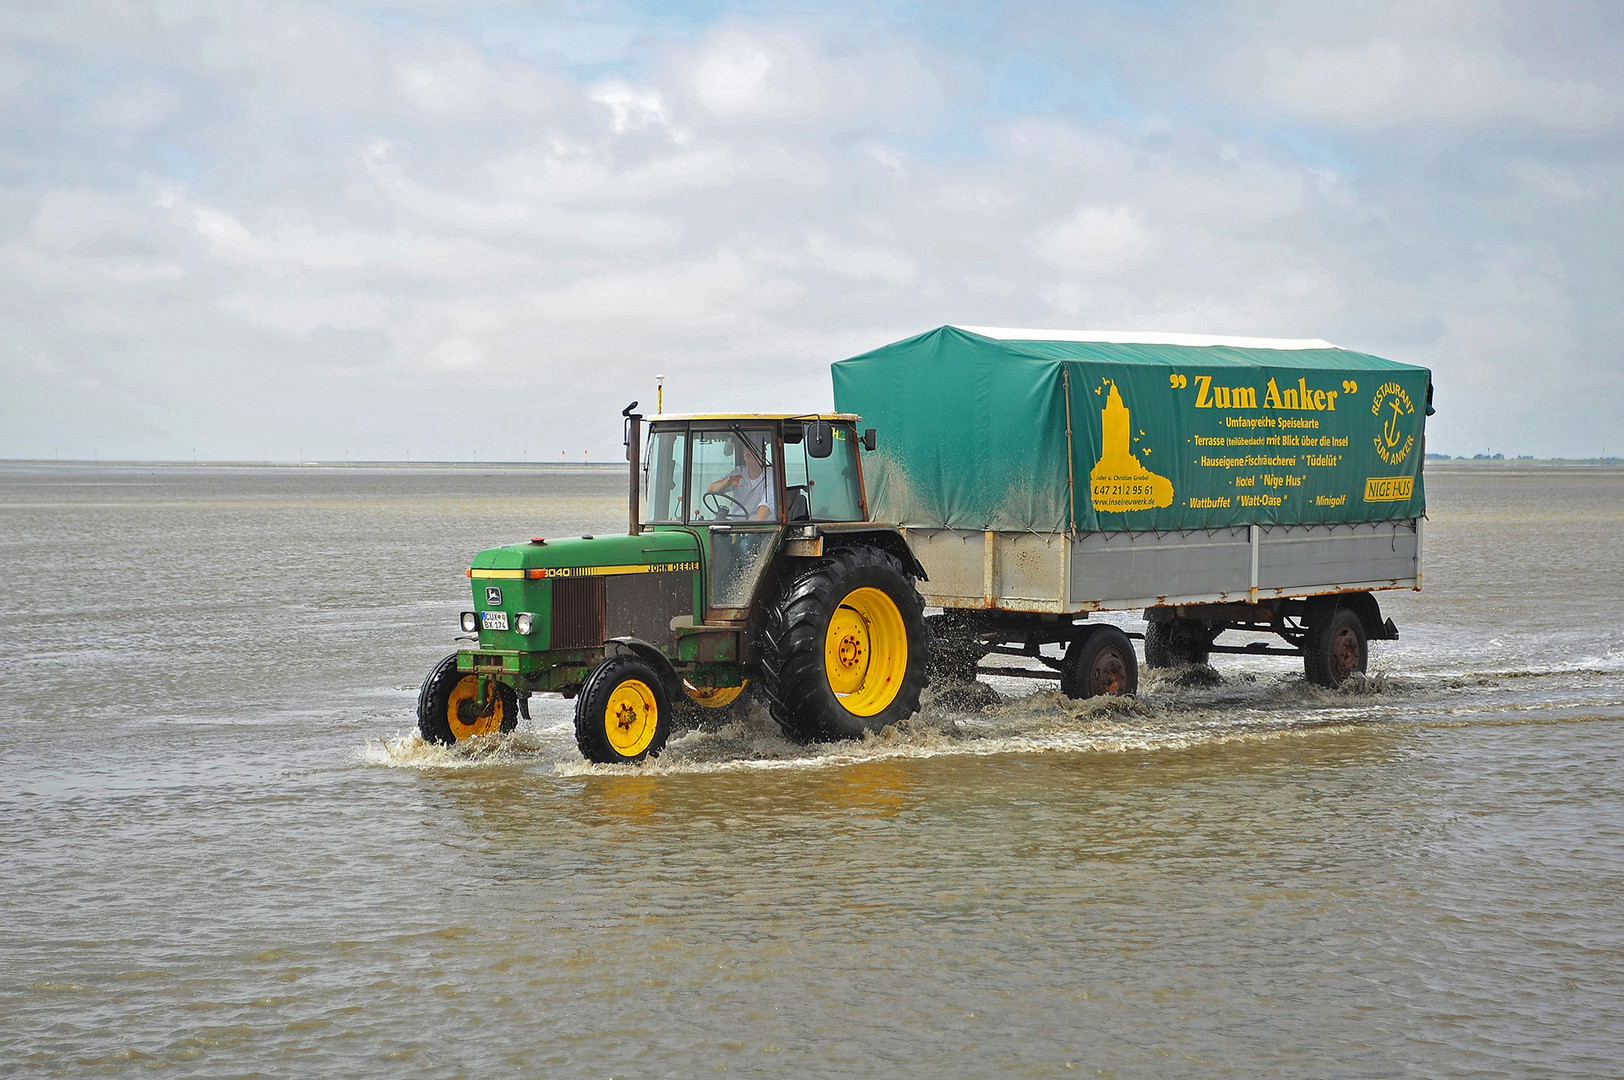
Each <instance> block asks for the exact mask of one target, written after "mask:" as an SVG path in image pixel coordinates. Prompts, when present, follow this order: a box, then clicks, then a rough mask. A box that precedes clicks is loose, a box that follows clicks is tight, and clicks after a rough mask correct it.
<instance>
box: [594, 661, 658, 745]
mask: <svg viewBox="0 0 1624 1080" xmlns="http://www.w3.org/2000/svg"><path fill="white" fill-rule="evenodd" d="M659 720H660V706H659V703H658V702H656V701H655V700H654V691H653V690H650V689H649V686H648V684H647V683H645V682H642V681H640V680H638V679H627V680H626V681H625V682H622V683H620V684H619V685H618V686H616V687H615V688H614V690H613V691H611V692H610V694H609V704H608V706H606V707H605V708H604V710H603V731H604V734H605V735H606V736H608V738H609V745H610V746H612V747H614V750H615V753H617V754H619V755H620V756H621V757H628V758H633V757H636V756H637V755H638V754H641V753H642V752H643V751H644V750H647V749H648V748H649V744H650V743H652V742H653V741H654V729H655V728H656V727H658V726H659Z"/></svg>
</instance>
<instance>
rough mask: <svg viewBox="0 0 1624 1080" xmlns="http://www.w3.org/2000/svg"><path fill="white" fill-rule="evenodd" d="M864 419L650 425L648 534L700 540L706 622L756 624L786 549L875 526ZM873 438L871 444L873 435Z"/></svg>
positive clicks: (688, 419) (725, 419)
mask: <svg viewBox="0 0 1624 1080" xmlns="http://www.w3.org/2000/svg"><path fill="white" fill-rule="evenodd" d="M856 421H857V417H855V416H849V415H840V414H832V415H811V416H808V415H790V416H779V415H752V416H717V415H694V416H661V417H657V418H655V419H654V420H653V421H652V422H651V423H650V431H649V438H648V448H647V453H646V458H645V462H644V466H643V470H642V473H643V475H642V484H641V488H642V494H641V499H642V504H641V505H642V510H641V514H640V527H641V528H642V529H647V530H654V531H663V530H684V531H689V532H692V533H693V534H694V535H695V536H696V537H697V539H698V540H699V543H700V546H701V548H702V550H703V556H702V558H703V562H704V563H705V566H706V574H705V595H706V602H705V614H704V619H705V622H707V623H736V622H739V621H742V620H744V619H745V618H747V617H748V613H749V609H750V606H751V603H752V601H753V600H754V598H755V597H756V595H757V592H758V588H759V586H760V584H761V581H762V575H763V573H764V572H765V570H766V569H767V567H768V566H770V565H771V564H772V562H773V559H774V556H775V555H777V554H778V553H779V552H780V549H781V547H782V546H783V545H785V544H786V543H790V544H796V543H799V544H800V546H801V547H803V548H804V547H806V546H808V545H809V544H814V543H815V542H816V541H817V540H818V539H819V538H820V537H821V534H822V531H823V530H822V529H820V528H819V526H821V525H837V526H838V525H839V524H842V523H845V524H850V523H857V522H863V521H866V520H867V517H868V514H867V504H866V500H865V493H864V491H863V478H862V469H861V467H860V466H859V464H858V459H857V448H858V445H859V441H860V440H859V437H858V434H857V428H856ZM867 438H868V440H869V442H871V443H872V441H873V436H872V434H869V435H868V436H867ZM818 546H821V545H818ZM789 553H791V554H814V552H812V551H797V550H794V549H792V550H791V551H790V552H789Z"/></svg>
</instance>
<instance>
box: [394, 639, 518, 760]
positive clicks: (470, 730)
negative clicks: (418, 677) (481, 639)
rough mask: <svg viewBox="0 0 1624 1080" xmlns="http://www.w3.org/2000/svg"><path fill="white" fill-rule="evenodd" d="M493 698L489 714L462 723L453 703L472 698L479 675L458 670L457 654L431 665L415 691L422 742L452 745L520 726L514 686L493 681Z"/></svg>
mask: <svg viewBox="0 0 1624 1080" xmlns="http://www.w3.org/2000/svg"><path fill="white" fill-rule="evenodd" d="M492 684H493V688H494V690H495V692H496V700H495V702H494V703H493V705H492V708H491V710H490V712H489V713H487V714H486V715H485V716H482V717H475V718H474V720H473V722H472V723H468V722H465V721H464V720H463V719H462V718H461V717H460V715H459V714H458V713H457V712H456V711H454V710H455V709H456V702H458V701H460V700H462V699H466V698H469V697H472V696H473V695H474V694H475V693H476V692H477V689H478V686H479V676H477V675H474V674H472V673H463V672H459V671H458V670H457V654H456V653H452V654H451V655H450V656H448V657H446V658H445V659H444V660H441V661H440V662H439V663H438V664H436V665H434V670H432V671H430V672H429V674H428V678H426V679H424V680H423V686H422V688H421V689H419V690H418V691H417V730H418V733H419V734H421V735H422V736H423V740H424V741H425V742H431V743H436V744H438V745H440V746H451V745H452V744H454V743H457V742H461V741H462V740H464V739H471V738H474V737H475V736H477V735H491V734H495V733H498V732H500V733H501V734H503V735H506V734H507V733H508V732H510V731H512V730H513V729H514V728H516V727H518V726H519V701H518V696H517V695H516V694H514V692H513V688H512V687H510V686H508V685H506V684H505V683H499V682H496V681H495V680H492Z"/></svg>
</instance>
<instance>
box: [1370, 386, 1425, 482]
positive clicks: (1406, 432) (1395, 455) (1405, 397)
mask: <svg viewBox="0 0 1624 1080" xmlns="http://www.w3.org/2000/svg"><path fill="white" fill-rule="evenodd" d="M1414 413H1415V403H1414V402H1413V401H1411V400H1410V395H1409V394H1408V393H1406V392H1405V390H1404V388H1403V387H1402V386H1400V385H1398V383H1382V385H1381V386H1380V387H1379V388H1378V389H1377V390H1376V396H1375V397H1374V398H1372V399H1371V402H1370V414H1371V415H1372V416H1374V417H1376V418H1377V419H1378V420H1380V421H1381V425H1382V426H1381V430H1380V431H1378V432H1377V433H1376V439H1375V443H1376V453H1377V455H1378V456H1379V457H1380V458H1381V459H1382V460H1383V461H1385V462H1387V464H1389V465H1397V464H1398V463H1399V462H1401V461H1403V460H1404V459H1405V458H1406V457H1408V456H1409V455H1410V451H1411V450H1413V449H1415V435H1414V433H1413V432H1412V431H1411V428H1412V427H1413V426H1414V425H1413V424H1411V423H1410V421H1409V419H1408V418H1409V417H1410V416H1412V415H1413V414H1414Z"/></svg>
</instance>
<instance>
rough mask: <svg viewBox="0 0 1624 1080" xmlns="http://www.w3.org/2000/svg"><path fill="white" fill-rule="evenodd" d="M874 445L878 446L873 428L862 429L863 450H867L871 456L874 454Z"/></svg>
mask: <svg viewBox="0 0 1624 1080" xmlns="http://www.w3.org/2000/svg"><path fill="white" fill-rule="evenodd" d="M876 445H878V440H877V439H876V438H875V433H874V429H873V428H864V429H863V449H864V450H867V451H868V452H869V453H871V454H872V453H873V452H874V447H875V446H876Z"/></svg>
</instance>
